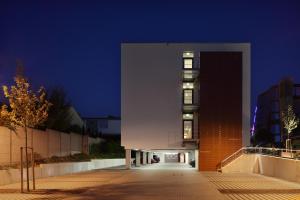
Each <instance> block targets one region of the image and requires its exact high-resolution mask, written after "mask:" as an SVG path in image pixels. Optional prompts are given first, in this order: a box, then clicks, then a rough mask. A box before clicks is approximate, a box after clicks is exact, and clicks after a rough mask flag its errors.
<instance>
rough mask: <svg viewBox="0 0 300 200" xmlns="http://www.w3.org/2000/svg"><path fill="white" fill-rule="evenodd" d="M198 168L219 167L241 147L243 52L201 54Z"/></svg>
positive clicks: (206, 169) (211, 168) (209, 168)
mask: <svg viewBox="0 0 300 200" xmlns="http://www.w3.org/2000/svg"><path fill="white" fill-rule="evenodd" d="M199 137H200V138H199V139H200V143H199V169H200V170H201V171H212V170H216V169H217V167H218V165H219V164H220V162H221V161H222V160H223V159H224V158H226V157H227V156H229V155H231V154H232V153H234V152H235V151H237V150H238V149H239V148H241V146H242V53H241V52H201V53H200V106H199Z"/></svg>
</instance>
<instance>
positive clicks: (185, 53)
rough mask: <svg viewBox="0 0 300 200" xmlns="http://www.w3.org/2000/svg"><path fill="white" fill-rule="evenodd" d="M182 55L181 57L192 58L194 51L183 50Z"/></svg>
mask: <svg viewBox="0 0 300 200" xmlns="http://www.w3.org/2000/svg"><path fill="white" fill-rule="evenodd" d="M182 57H183V58H194V53H193V52H191V51H185V52H183V54H182Z"/></svg>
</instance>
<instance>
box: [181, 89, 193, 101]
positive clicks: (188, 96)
mask: <svg viewBox="0 0 300 200" xmlns="http://www.w3.org/2000/svg"><path fill="white" fill-rule="evenodd" d="M183 103H184V104H193V90H183Z"/></svg>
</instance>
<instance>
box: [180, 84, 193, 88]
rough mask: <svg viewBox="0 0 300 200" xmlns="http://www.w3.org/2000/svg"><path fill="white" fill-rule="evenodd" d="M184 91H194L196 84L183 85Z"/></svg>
mask: <svg viewBox="0 0 300 200" xmlns="http://www.w3.org/2000/svg"><path fill="white" fill-rule="evenodd" d="M182 87H183V89H194V83H183V86H182Z"/></svg>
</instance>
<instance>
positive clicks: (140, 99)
mask: <svg viewBox="0 0 300 200" xmlns="http://www.w3.org/2000/svg"><path fill="white" fill-rule="evenodd" d="M185 51H193V52H194V53H195V54H197V53H199V52H201V51H239V52H243V113H242V114H243V130H242V131H243V146H247V145H249V142H250V134H249V133H250V91H251V90H250V44H248V43H242V44H240V43H238V44H206V43H125V44H122V49H121V54H122V55H121V56H122V58H121V64H122V69H121V78H122V80H121V98H122V99H121V118H122V122H121V145H122V146H124V147H125V149H139V150H153V149H160V150H174V149H177V150H184V149H188V147H185V146H184V145H182V144H183V135H182V134H183V132H182V55H183V52H185ZM197 55H198V54H197ZM200 59H201V58H200ZM200 67H201V66H200ZM200 87H201V86H200Z"/></svg>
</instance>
